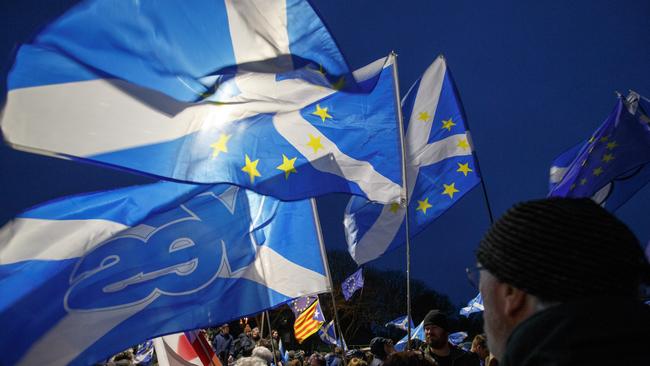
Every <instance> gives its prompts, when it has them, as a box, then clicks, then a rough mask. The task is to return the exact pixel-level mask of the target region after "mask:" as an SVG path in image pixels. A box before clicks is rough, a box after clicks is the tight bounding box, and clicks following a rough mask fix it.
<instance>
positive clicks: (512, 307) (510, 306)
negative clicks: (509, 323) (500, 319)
mask: <svg viewBox="0 0 650 366" xmlns="http://www.w3.org/2000/svg"><path fill="white" fill-rule="evenodd" d="M501 285H502V288H501V291H503V293H502V295H503V300H504V301H503V304H504V307H503V311H504V313H505V314H506V315H507V316H509V317H513V318H514V317H519V316H521V315H522V314H523V313H525V312H527V308H528V306H527V305H528V304H527V298H528V295H527V294H526V293H525V292H524V291H522V290H520V289H518V288H516V287H514V286H512V285H510V284H507V283H502V284H501Z"/></svg>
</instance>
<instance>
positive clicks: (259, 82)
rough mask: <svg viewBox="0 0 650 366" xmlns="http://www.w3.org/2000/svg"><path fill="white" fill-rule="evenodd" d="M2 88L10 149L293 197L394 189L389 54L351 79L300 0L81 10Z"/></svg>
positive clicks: (396, 152) (44, 39)
mask: <svg viewBox="0 0 650 366" xmlns="http://www.w3.org/2000/svg"><path fill="white" fill-rule="evenodd" d="M384 61H385V62H384ZM361 74H363V76H361ZM7 89H8V96H7V103H6V106H5V109H4V111H3V114H2V121H1V122H2V131H3V134H4V137H5V139H6V140H7V142H8V143H9V144H11V145H12V146H13V147H15V148H18V149H23V150H28V151H33V152H37V153H43V154H48V155H54V156H58V157H62V158H68V159H80V160H86V161H91V162H93V163H100V164H105V165H108V166H113V167H121V168H123V169H127V170H133V171H138V172H142V173H146V174H149V175H153V176H156V177H162V178H165V179H173V180H178V181H185V182H195V183H231V184H236V185H239V186H242V187H246V188H250V189H253V190H255V191H257V192H259V193H262V194H267V195H272V196H275V197H279V198H281V199H286V200H295V199H303V198H307V197H313V196H317V195H321V194H325V193H330V192H345V193H352V194H356V195H361V196H364V197H367V198H368V199H370V200H373V201H378V202H382V203H389V202H396V201H399V198H400V196H401V194H402V190H401V185H402V182H401V155H400V150H401V148H400V145H399V135H398V121H397V107H398V106H397V105H396V98H395V95H396V91H395V80H394V75H393V57H389V58H387V59H386V60H383V61H382V62H380V63H379V64H372V66H371V67H369V68H366V69H365V71H363V72H362V73H358V72H357V73H351V72H350V70H349V69H348V67H347V65H346V63H345V62H344V60H343V57H342V55H341V53H340V52H339V50H338V48H337V47H336V45H335V43H334V41H333V39H332V37H331V36H330V34H329V33H328V32H327V29H326V28H325V26H324V25H323V23H322V21H321V20H320V19H319V18H318V16H317V15H316V13H315V12H314V10H313V9H312V8H311V7H310V6H309V4H308V3H307V1H303V0H285V1H268V0H252V1H234V0H224V1H212V0H196V1H173V2H154V1H117V2H115V1H110V0H91V1H87V2H84V3H82V4H79V5H78V6H76V7H74V8H72V9H71V10H70V11H68V12H67V13H66V14H64V15H63V16H62V17H61V18H59V19H57V20H56V21H54V22H53V23H52V24H50V25H49V26H48V27H46V28H45V29H44V30H43V31H42V32H41V34H39V35H38V36H37V37H36V38H35V40H34V41H33V42H32V43H31V44H28V45H24V46H22V47H21V48H20V49H19V51H18V54H17V57H16V61H15V64H14V66H13V68H12V70H11V72H10V74H9V76H8V88H7Z"/></svg>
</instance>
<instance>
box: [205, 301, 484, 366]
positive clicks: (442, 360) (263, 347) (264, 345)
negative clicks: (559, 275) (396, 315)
mask: <svg viewBox="0 0 650 366" xmlns="http://www.w3.org/2000/svg"><path fill="white" fill-rule="evenodd" d="M449 332H450V322H449V319H448V317H447V315H445V314H444V313H442V312H440V311H439V310H431V311H430V312H429V313H428V314H427V315H426V317H425V318H424V333H425V341H424V342H421V341H420V342H412V344H411V350H409V351H403V352H397V351H396V350H395V346H394V344H393V341H392V340H391V339H389V338H384V337H375V338H373V339H372V340H371V341H370V342H369V347H366V348H360V349H349V350H345V351H344V350H343V349H341V348H339V347H334V348H333V350H332V352H329V353H321V352H313V353H311V354H309V355H307V354H306V353H305V351H302V350H291V351H287V352H286V354H284V355H283V354H282V353H281V352H280V349H279V343H280V340H279V336H278V332H277V331H276V330H272V331H271V336H270V337H269V338H262V337H261V336H260V331H259V329H258V328H257V327H255V328H252V329H251V328H250V326H248V325H246V327H245V328H244V331H243V332H242V333H241V334H239V335H238V336H237V337H233V336H232V335H231V334H230V326H229V324H223V325H222V326H221V327H220V328H219V329H218V332H217V333H216V334H215V335H214V337H213V338H212V346H213V349H214V351H215V353H216V355H217V356H218V357H219V360H220V361H221V363H222V365H234V366H271V365H283V366H343V365H349V366H391V365H392V366H425V364H427V365H441V366H447V365H449V366H483V365H490V366H493V365H495V363H496V360H493V357H492V358H491V357H490V352H489V350H488V347H487V342H486V337H485V335H483V334H480V335H477V336H476V337H474V340H473V341H472V344H471V348H470V350H467V351H466V350H463V349H462V348H460V347H458V346H455V345H453V344H452V343H451V342H449V339H448V338H449ZM273 352H275V357H274V355H273ZM491 360H492V361H491ZM384 364H386V365H384Z"/></svg>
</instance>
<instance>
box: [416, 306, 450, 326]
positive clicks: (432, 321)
mask: <svg viewBox="0 0 650 366" xmlns="http://www.w3.org/2000/svg"><path fill="white" fill-rule="evenodd" d="M422 325H423V326H425V327H426V326H427V325H437V326H439V327H440V328H442V329H444V330H447V331H448V330H449V321H448V320H447V316H446V315H445V314H443V313H442V312H440V310H431V311H429V312H428V313H427V315H425V316H424V320H423V321H422Z"/></svg>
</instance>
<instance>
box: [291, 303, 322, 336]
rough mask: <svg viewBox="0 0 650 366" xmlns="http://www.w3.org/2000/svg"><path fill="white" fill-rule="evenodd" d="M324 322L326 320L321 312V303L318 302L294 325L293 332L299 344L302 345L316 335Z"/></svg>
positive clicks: (310, 306) (302, 314)
mask: <svg viewBox="0 0 650 366" xmlns="http://www.w3.org/2000/svg"><path fill="white" fill-rule="evenodd" d="M324 321H325V318H324V317H323V312H322V311H321V310H320V303H319V302H318V300H316V301H314V303H313V304H311V305H309V307H308V308H307V309H305V311H303V312H302V313H301V314H300V315H299V316H298V317H297V318H296V322H295V323H293V332H294V335H295V336H296V340H297V341H298V343H302V342H303V341H304V340H305V339H307V338H308V337H309V336H310V335H312V334H314V333H316V332H317V331H318V329H320V327H321V325H323V322H324Z"/></svg>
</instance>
